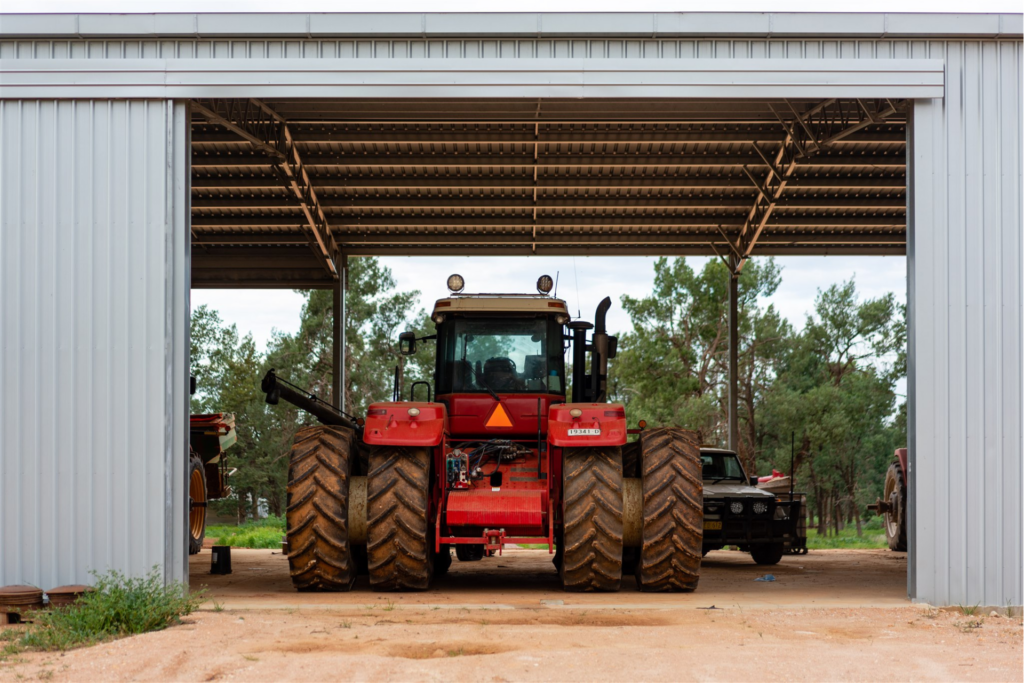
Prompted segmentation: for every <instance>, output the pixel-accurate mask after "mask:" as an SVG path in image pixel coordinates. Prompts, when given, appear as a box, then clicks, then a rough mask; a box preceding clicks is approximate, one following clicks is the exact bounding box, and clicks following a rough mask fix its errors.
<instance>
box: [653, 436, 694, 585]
mask: <svg viewBox="0 0 1024 683" xmlns="http://www.w3.org/2000/svg"><path fill="white" fill-rule="evenodd" d="M640 439H641V444H642V446H641V453H640V458H641V462H640V474H641V478H642V479H643V492H644V498H643V532H642V533H643V541H642V544H641V546H640V562H639V563H638V564H637V570H636V582H637V586H638V587H639V588H640V590H642V591H673V592H675V591H692V590H694V589H696V588H697V581H698V580H699V578H700V559H701V556H702V555H701V551H702V545H703V539H704V507H703V506H704V485H703V482H702V480H701V461H700V446H699V444H698V443H697V435H696V434H694V433H693V432H690V431H687V430H685V429H675V428H667V427H666V428H659V429H650V430H647V431H644V432H643V433H641V435H640Z"/></svg>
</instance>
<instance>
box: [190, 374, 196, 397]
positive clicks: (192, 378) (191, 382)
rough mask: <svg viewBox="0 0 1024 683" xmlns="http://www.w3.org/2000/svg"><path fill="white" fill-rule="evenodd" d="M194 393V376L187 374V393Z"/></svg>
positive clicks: (191, 394)
mask: <svg viewBox="0 0 1024 683" xmlns="http://www.w3.org/2000/svg"><path fill="white" fill-rule="evenodd" d="M195 393H196V376H195V375H189V376H188V395H189V396H193V395H195Z"/></svg>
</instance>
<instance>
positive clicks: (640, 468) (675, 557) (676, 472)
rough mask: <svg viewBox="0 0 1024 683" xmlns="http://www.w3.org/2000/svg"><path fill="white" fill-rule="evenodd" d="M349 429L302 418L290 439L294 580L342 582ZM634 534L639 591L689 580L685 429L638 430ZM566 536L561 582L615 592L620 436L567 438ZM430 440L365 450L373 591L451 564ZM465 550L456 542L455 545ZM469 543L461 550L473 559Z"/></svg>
mask: <svg viewBox="0 0 1024 683" xmlns="http://www.w3.org/2000/svg"><path fill="white" fill-rule="evenodd" d="M355 440H356V436H355V434H354V433H353V432H352V431H351V430H349V429H346V428H343V427H326V426H324V427H308V428H306V429H303V430H301V431H300V432H299V433H298V434H297V435H296V438H295V444H294V446H293V447H292V453H291V460H290V464H289V476H288V507H287V524H288V529H287V534H288V548H289V554H288V562H289V567H290V570H291V577H292V582H293V584H294V585H295V587H296V588H297V589H299V590H300V591H346V590H349V589H350V588H351V587H352V584H353V583H354V581H355V578H356V574H357V565H358V564H359V563H358V562H357V560H358V558H359V557H360V556H361V555H362V554H363V553H362V552H360V551H363V548H362V546H357V547H356V546H354V544H353V543H352V542H351V537H350V533H349V532H350V530H349V520H348V502H349V493H350V485H351V482H352V477H353V467H354V463H355V455H354V454H355V451H356V448H357V444H356V443H355ZM630 467H635V468H636V472H637V474H638V475H639V479H640V480H641V487H642V503H641V515H642V519H641V520H640V528H641V536H642V538H641V542H640V546H639V547H638V548H636V549H634V550H633V552H632V553H631V555H633V556H634V557H633V558H632V559H633V560H634V561H633V562H631V564H634V565H635V576H636V581H637V585H638V587H639V588H640V589H641V590H644V591H692V590H694V589H695V588H696V587H697V580H698V575H699V569H700V559H701V540H702V536H703V529H702V524H701V520H702V488H701V476H700V451H699V447H698V445H697V441H696V437H695V436H694V435H693V434H692V432H687V431H685V430H681V429H652V430H648V431H646V432H644V433H642V434H641V437H640V446H639V449H638V451H637V453H636V464H635V465H634V464H633V463H630ZM562 471H563V507H562V519H563V536H562V537H561V539H560V541H561V542H560V544H559V546H560V547H559V554H558V556H557V559H558V560H559V561H558V562H557V563H556V564H558V565H559V571H560V574H561V577H562V582H563V587H564V588H565V590H567V591H615V590H618V589H619V587H620V585H621V581H622V574H623V543H624V521H623V485H624V481H623V462H622V449H620V448H618V447H611V448H609V447H594V448H569V449H565V451H564V459H563V468H562ZM430 474H431V458H430V450H429V449H427V448H418V447H398V446H386V447H378V448H374V449H373V450H372V451H371V452H370V456H369V461H368V472H367V481H366V518H367V519H366V521H367V525H366V546H365V556H366V562H367V570H368V573H369V577H370V585H371V587H373V588H374V589H375V590H381V591H398V590H426V589H427V588H428V587H429V586H430V582H431V579H432V578H433V576H434V574H435V573H436V574H443V573H444V572H446V571H447V569H448V567H449V566H450V565H451V561H452V560H451V552H450V550H449V549H448V547H447V546H445V547H442V552H441V553H437V554H435V553H434V539H433V532H432V529H431V524H430V519H431V515H430ZM458 550H461V549H457V551H458ZM475 555H476V553H473V552H472V551H471V550H470V549H469V548H468V547H467V548H466V549H464V550H462V552H460V553H459V556H460V559H466V560H470V561H472V560H473V559H477V558H476V557H475Z"/></svg>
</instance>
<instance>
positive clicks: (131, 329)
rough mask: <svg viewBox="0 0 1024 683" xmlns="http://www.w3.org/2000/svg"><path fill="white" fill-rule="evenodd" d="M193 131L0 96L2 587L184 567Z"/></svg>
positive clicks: (142, 105) (145, 117)
mask: <svg viewBox="0 0 1024 683" xmlns="http://www.w3.org/2000/svg"><path fill="white" fill-rule="evenodd" d="M187 132H188V119H187V113H186V107H185V105H184V104H182V103H171V102H164V101H130V102H129V101H123V100H121V101H70V100H60V101H9V100H8V101H0V291H2V293H3V295H2V297H0V345H2V346H0V386H3V387H4V388H5V389H4V391H2V392H0V434H2V438H0V548H2V549H3V551H2V552H0V585H4V584H12V583H28V584H34V585H38V586H40V587H42V588H44V589H45V588H51V587H53V586H57V585H61V584H68V583H84V582H86V581H88V580H90V577H89V571H90V570H97V571H101V572H102V571H104V570H106V569H118V570H122V571H124V572H127V573H130V574H133V575H139V574H142V573H145V572H146V571H148V570H149V569H150V568H151V567H153V566H158V567H160V568H162V570H163V571H164V573H165V576H166V577H167V578H169V579H183V578H184V576H185V574H184V566H185V564H184V556H185V546H184V538H185V537H184V532H183V524H184V465H183V464H182V463H183V462H184V460H185V458H184V454H185V453H186V452H187V446H186V443H185V438H186V434H187V412H186V411H187V397H186V390H185V385H184V384H182V383H181V382H179V381H178V380H179V379H180V378H182V377H184V376H185V368H186V367H187V365H186V358H185V354H187V352H188V351H187V349H188V344H187V338H186V336H185V335H187V316H188V314H187V306H186V297H187V282H188V279H187V258H188V251H187V249H186V239H187V216H188V198H187V188H188V161H187V153H186V150H187V143H188V140H187V134H188V133H187ZM169 304H171V306H170V307H169ZM178 384H181V385H182V386H177V385H178ZM172 455H173V457H171V456H172ZM172 460H173V465H174V467H173V468H169V466H168V463H169V462H171V461H172ZM168 518H177V519H178V523H177V525H176V526H174V525H168V524H167V521H168Z"/></svg>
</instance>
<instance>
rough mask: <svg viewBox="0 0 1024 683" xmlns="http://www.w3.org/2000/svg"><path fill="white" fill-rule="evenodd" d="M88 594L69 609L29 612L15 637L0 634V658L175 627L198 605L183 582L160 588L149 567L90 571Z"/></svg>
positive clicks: (157, 575) (198, 594) (159, 579)
mask: <svg viewBox="0 0 1024 683" xmlns="http://www.w3.org/2000/svg"><path fill="white" fill-rule="evenodd" d="M93 577H94V579H95V583H94V584H93V590H92V591H90V592H88V593H85V594H84V595H82V597H81V598H79V599H78V601H77V602H75V603H74V604H72V605H68V606H65V607H53V608H50V609H48V610H41V611H38V612H34V613H32V616H31V619H32V621H33V623H32V625H31V626H30V627H29V628H28V629H27V630H25V631H21V632H19V633H18V634H17V635H16V636H10V635H9V634H10V633H11V632H10V631H5V632H4V635H3V638H4V640H5V641H6V642H5V644H4V648H3V652H4V654H7V655H10V654H14V653H15V652H17V651H20V650H23V649H29V650H60V651H62V652H63V651H64V650H69V649H71V648H75V647H81V646H84V645H92V644H94V643H98V642H102V641H105V640H111V639H114V638H121V637H124V636H132V635H137V634H139V633H147V632H149V631H159V630H162V629H165V628H167V627H168V626H172V625H174V624H178V623H180V622H181V617H183V616H186V615H189V614H191V613H192V612H194V611H195V610H196V609H197V608H198V607H199V605H200V604H202V602H203V601H204V598H203V595H202V592H201V591H200V592H196V593H189V592H188V587H187V586H186V585H185V584H182V583H178V582H174V583H170V584H165V583H164V580H163V577H161V575H160V573H159V571H158V570H157V568H156V567H154V568H153V569H152V570H151V571H150V572H149V574H147V575H146V576H145V577H140V578H130V577H127V576H125V575H124V574H122V573H121V572H117V571H112V572H109V573H107V574H103V575H100V574H96V573H95V572H94V573H93Z"/></svg>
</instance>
